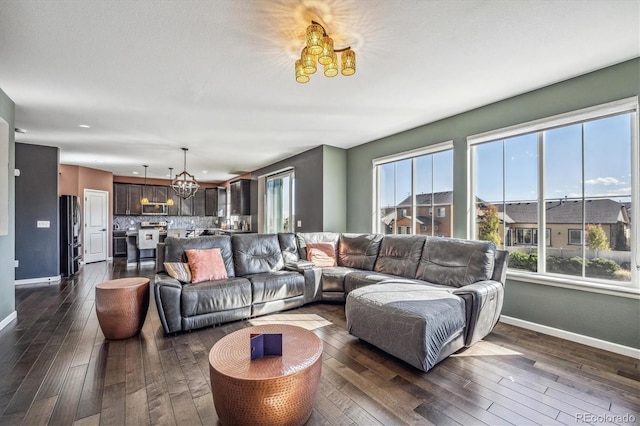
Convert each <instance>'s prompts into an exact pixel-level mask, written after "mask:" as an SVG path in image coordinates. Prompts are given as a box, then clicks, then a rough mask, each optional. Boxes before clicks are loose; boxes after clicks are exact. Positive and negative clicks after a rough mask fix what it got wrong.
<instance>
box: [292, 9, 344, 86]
mask: <svg viewBox="0 0 640 426" xmlns="http://www.w3.org/2000/svg"><path fill="white" fill-rule="evenodd" d="M337 53H342V55H340V56H341V58H340V59H341V61H340V64H341V66H342V71H341V72H342V75H345V76H349V75H353V74H355V73H356V52H354V51H353V50H352V49H351V46H348V47H345V48H343V49H334V48H333V39H332V38H331V37H329V36H328V35H327V31H326V30H325V29H324V27H323V26H322V25H320V24H319V23H317V22H316V21H311V25H309V26H308V27H307V44H306V47H305V48H304V49H302V52H301V53H300V59H298V60H297V61H296V81H297V82H298V83H307V82H308V81H309V76H310V75H311V74H313V73H315V72H316V71H317V65H316V63H319V64H320V65H322V66H323V67H324V75H325V77H335V76H336V75H338V55H337Z"/></svg>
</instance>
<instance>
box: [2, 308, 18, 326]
mask: <svg viewBox="0 0 640 426" xmlns="http://www.w3.org/2000/svg"><path fill="white" fill-rule="evenodd" d="M16 318H18V313H17V312H16V311H13V312H11V313H10V314H9V315H7V317H6V318H5V319H3V320H2V321H0V330H2V329H3V328H5V327H6V326H7V325H9V323H10V322H11V321H13V320H14V319H16Z"/></svg>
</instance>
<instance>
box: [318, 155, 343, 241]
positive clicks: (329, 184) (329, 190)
mask: <svg viewBox="0 0 640 426" xmlns="http://www.w3.org/2000/svg"><path fill="white" fill-rule="evenodd" d="M322 149H323V156H322V157H323V158H322V192H323V194H322V201H323V202H322V221H323V223H322V230H323V231H331V232H345V231H346V230H347V151H346V150H344V149H342V148H336V147H334V146H329V145H323V146H322Z"/></svg>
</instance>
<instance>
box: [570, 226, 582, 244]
mask: <svg viewBox="0 0 640 426" xmlns="http://www.w3.org/2000/svg"><path fill="white" fill-rule="evenodd" d="M569 244H572V245H578V246H579V245H582V229H569Z"/></svg>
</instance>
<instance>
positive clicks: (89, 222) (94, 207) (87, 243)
mask: <svg viewBox="0 0 640 426" xmlns="http://www.w3.org/2000/svg"><path fill="white" fill-rule="evenodd" d="M108 229H109V193H108V192H107V191H100V190H97V189H85V190H84V236H83V245H84V263H92V262H100V261H103V260H107V251H108V247H109V245H108V244H107V243H108V237H109V232H108Z"/></svg>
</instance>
